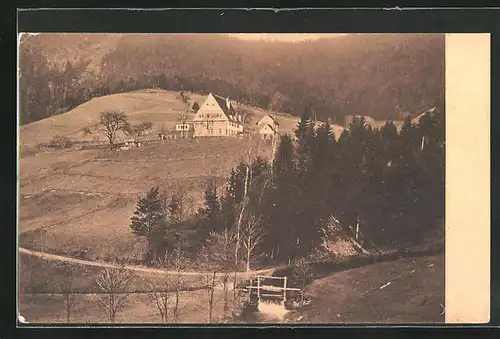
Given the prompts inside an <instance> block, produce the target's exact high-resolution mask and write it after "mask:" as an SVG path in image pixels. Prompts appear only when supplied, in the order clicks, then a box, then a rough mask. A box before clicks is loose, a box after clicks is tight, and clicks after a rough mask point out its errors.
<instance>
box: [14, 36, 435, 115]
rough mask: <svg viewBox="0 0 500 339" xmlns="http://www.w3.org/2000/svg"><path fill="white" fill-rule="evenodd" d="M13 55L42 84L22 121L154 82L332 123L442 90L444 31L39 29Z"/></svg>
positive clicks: (412, 107)
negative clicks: (297, 33)
mask: <svg viewBox="0 0 500 339" xmlns="http://www.w3.org/2000/svg"><path fill="white" fill-rule="evenodd" d="M35 51H36V52H35ZM36 53H39V54H40V55H38V54H36ZM77 56H78V57H77ZM43 58H45V62H44V61H43ZM20 60H21V61H20V67H21V74H22V75H23V76H25V78H26V79H31V81H29V82H26V85H23V84H24V83H23V82H21V89H23V86H29V85H28V84H29V83H31V84H32V83H39V84H40V86H38V88H37V92H38V93H31V92H30V93H26V94H25V95H24V94H23V95H22V96H21V106H22V108H21V117H22V119H21V120H22V122H23V123H25V122H28V121H33V120H38V119H40V118H44V117H47V116H49V115H53V114H56V113H57V112H61V111H64V110H68V109H71V108H72V107H74V106H75V105H76V104H78V103H82V102H85V101H87V100H88V99H90V98H93V97H96V96H100V95H103V94H107V93H120V92H127V91H130V90H133V89H142V88H150V87H153V86H157V87H160V88H163V89H168V90H180V89H182V88H183V89H185V90H190V91H196V92H200V93H202V92H203V93H206V92H211V91H212V92H216V93H219V94H220V95H223V96H230V97H231V98H233V99H236V100H238V101H242V102H246V103H248V104H251V105H253V106H258V107H260V108H264V109H272V110H276V111H282V112H287V113H291V114H292V115H296V116H298V115H300V114H301V113H302V111H303V110H304V109H310V110H312V111H314V112H315V113H316V115H317V117H318V118H321V119H323V120H326V119H327V118H331V119H332V120H333V122H337V123H339V122H340V120H341V118H342V116H343V115H346V114H364V115H370V116H373V117H374V118H376V119H387V118H393V119H399V118H400V117H401V115H402V114H403V113H405V112H407V111H408V112H410V113H417V112H420V111H421V110H422V109H425V108H428V107H432V106H434V105H436V104H438V103H439V102H442V101H443V100H444V36H443V35H424V34H412V35H403V34H370V35H366V34H365V35H363V34H348V35H345V36H340V37H335V38H324V39H319V40H315V41H301V42H295V43H285V42H273V41H247V40H241V39H235V38H231V37H229V36H227V35H225V34H189V35H185V34H168V35H167V34H163V35H160V34H127V35H123V34H81V35H80V34H79V35H75V34H38V35H36V36H33V37H29V39H26V41H25V42H24V43H23V44H21V59H20ZM68 61H69V64H70V65H69V66H68ZM31 63H36V64H37V65H39V67H38V68H37V70H32V69H31V68H30V64H31ZM45 64H47V65H46V66H44V65H45ZM51 65H57V67H56V68H57V70H54V67H53V66H51ZM65 65H66V66H65ZM51 67H52V68H51ZM64 67H66V69H64ZM55 74H56V75H55ZM89 74H92V76H90V75H89ZM368 79H369V80H368ZM44 80H45V81H44ZM50 82H53V86H52V87H53V88H52V89H50V88H49V87H48V84H49V83H50ZM58 91H60V92H61V93H64V95H54V94H55V93H56V92H58ZM22 92H23V90H22ZM50 92H52V95H51V94H49V93H50ZM38 96H40V97H38ZM48 97H51V98H53V99H47V98H48ZM30 102H38V103H46V105H42V106H41V107H37V106H36V105H35V104H30ZM23 105H24V106H23Z"/></svg>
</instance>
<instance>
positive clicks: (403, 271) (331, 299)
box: [300, 255, 445, 324]
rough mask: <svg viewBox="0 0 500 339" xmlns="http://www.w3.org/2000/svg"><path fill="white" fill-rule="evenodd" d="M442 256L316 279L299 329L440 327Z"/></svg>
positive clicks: (412, 259)
mask: <svg viewBox="0 0 500 339" xmlns="http://www.w3.org/2000/svg"><path fill="white" fill-rule="evenodd" d="M444 272H445V271H444V256H443V255H440V256H431V257H421V258H406V259H400V260H397V261H391V262H385V263H379V264H374V265H369V266H364V267H360V268H356V269H352V270H348V271H344V272H339V273H335V274H332V275H330V276H327V277H324V278H321V279H317V280H315V281H314V282H313V283H312V284H311V285H309V286H308V287H307V288H306V293H307V294H308V295H309V296H310V297H311V298H312V302H311V304H310V305H307V306H305V307H304V310H303V311H302V312H301V315H302V316H303V317H304V318H303V319H302V320H301V321H300V322H301V323H370V322H375V323H406V324H410V323H442V322H444V315H442V314H441V313H442V307H441V306H440V304H442V305H444V297H445V288H444V283H445V274H444Z"/></svg>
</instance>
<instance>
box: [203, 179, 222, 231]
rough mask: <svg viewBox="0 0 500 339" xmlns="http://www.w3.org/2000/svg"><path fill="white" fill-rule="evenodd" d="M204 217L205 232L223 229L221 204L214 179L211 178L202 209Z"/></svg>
mask: <svg viewBox="0 0 500 339" xmlns="http://www.w3.org/2000/svg"><path fill="white" fill-rule="evenodd" d="M202 217H203V228H204V229H203V233H205V234H208V233H210V232H211V231H214V232H218V231H220V230H221V229H222V226H223V224H222V220H221V206H220V201H219V197H218V196H217V187H216V184H215V181H214V180H210V181H209V182H208V185H207V187H206V188H205V206H204V208H203V209H202Z"/></svg>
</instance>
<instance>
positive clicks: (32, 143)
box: [19, 89, 338, 150]
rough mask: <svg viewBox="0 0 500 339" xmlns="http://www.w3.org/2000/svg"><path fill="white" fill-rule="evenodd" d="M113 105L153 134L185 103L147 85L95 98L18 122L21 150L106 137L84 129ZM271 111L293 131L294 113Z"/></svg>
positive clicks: (259, 113) (194, 97)
mask: <svg viewBox="0 0 500 339" xmlns="http://www.w3.org/2000/svg"><path fill="white" fill-rule="evenodd" d="M190 96H191V102H194V101H196V102H198V103H199V104H200V105H201V104H202V103H203V101H204V100H205V96H202V95H199V94H190ZM237 106H238V107H245V108H246V109H248V110H250V111H252V112H253V113H254V116H253V118H252V122H256V121H257V120H258V119H260V118H261V117H263V116H264V115H266V114H268V113H270V112H269V111H266V110H263V109H259V108H255V107H250V106H245V105H237ZM116 109H118V110H121V111H123V112H124V113H125V114H126V115H127V118H128V120H129V122H130V123H132V124H138V123H141V122H145V121H150V122H152V123H153V128H152V131H151V134H152V135H154V133H156V132H160V131H161V130H162V129H164V130H165V131H170V130H171V129H172V128H173V127H174V126H175V124H176V123H178V122H179V115H180V114H181V113H182V112H184V110H185V107H184V106H183V104H182V102H181V101H180V99H179V92H171V91H164V90H153V89H146V90H138V91H133V92H128V93H120V94H114V95H107V96H103V97H99V98H94V99H92V100H90V101H88V102H86V103H84V104H82V105H79V106H78V107H76V108H74V109H72V110H71V111H69V112H67V113H64V114H60V115H56V116H52V117H49V118H46V119H43V120H40V121H36V122H33V123H30V124H27V125H23V126H21V128H20V133H19V144H20V147H21V149H22V150H23V149H33V148H37V146H39V145H40V144H42V143H48V142H50V141H51V140H52V139H53V138H54V137H56V136H64V137H68V138H70V139H73V140H87V141H91V140H100V141H105V140H106V138H105V136H104V135H102V134H92V135H85V133H84V129H85V128H86V127H89V128H92V127H95V126H96V125H97V124H98V123H99V116H100V114H101V112H103V111H106V110H116ZM272 114H273V115H275V116H276V118H277V119H278V121H279V123H280V127H281V131H282V132H283V133H290V132H292V130H293V129H294V128H295V127H296V125H297V122H298V119H297V118H296V117H292V116H290V115H288V114H284V113H275V112H273V113H272ZM193 116H194V113H189V118H190V119H192V118H193ZM337 132H338V131H337Z"/></svg>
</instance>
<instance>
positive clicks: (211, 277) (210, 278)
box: [205, 271, 216, 323]
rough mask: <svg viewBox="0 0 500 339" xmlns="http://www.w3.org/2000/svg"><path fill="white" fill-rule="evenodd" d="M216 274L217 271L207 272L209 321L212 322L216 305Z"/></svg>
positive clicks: (206, 289) (206, 285)
mask: <svg viewBox="0 0 500 339" xmlns="http://www.w3.org/2000/svg"><path fill="white" fill-rule="evenodd" d="M215 275H216V272H215V271H214V272H213V273H206V274H205V291H206V293H207V303H208V323H211V322H212V311H213V307H214V290H215Z"/></svg>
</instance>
